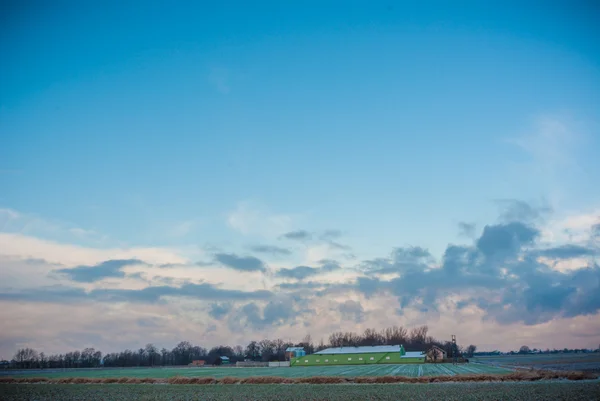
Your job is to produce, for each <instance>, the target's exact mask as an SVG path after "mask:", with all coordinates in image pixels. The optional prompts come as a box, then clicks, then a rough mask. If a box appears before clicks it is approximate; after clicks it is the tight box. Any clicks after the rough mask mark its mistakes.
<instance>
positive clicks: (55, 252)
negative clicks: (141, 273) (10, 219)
mask: <svg viewBox="0 0 600 401" xmlns="http://www.w3.org/2000/svg"><path fill="white" fill-rule="evenodd" d="M0 255H5V256H12V257H18V258H21V259H44V260H46V261H48V262H50V263H60V264H63V265H65V266H76V265H93V264H97V263H100V262H103V261H106V260H109V259H140V260H143V261H145V262H147V263H152V264H164V263H188V262H189V261H188V260H187V259H186V258H184V257H182V256H180V254H179V253H178V252H177V250H174V249H169V248H124V249H119V248H108V249H102V248H86V247H82V246H77V245H70V244H62V243H58V242H54V241H48V240H42V239H38V238H35V237H30V236H26V235H21V234H7V233H0Z"/></svg>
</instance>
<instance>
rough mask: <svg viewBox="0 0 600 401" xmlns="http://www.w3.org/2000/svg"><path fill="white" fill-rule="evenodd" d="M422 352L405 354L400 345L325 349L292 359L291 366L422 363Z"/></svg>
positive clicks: (423, 356) (423, 359)
mask: <svg viewBox="0 0 600 401" xmlns="http://www.w3.org/2000/svg"><path fill="white" fill-rule="evenodd" d="M424 362H425V355H424V354H423V353H422V352H406V351H405V350H404V347H403V346H402V345H377V346H371V347H338V348H327V349H324V350H322V351H319V352H315V353H314V354H312V355H305V356H301V357H297V358H294V359H292V361H291V366H315V365H366V364H387V363H395V364H398V363H424Z"/></svg>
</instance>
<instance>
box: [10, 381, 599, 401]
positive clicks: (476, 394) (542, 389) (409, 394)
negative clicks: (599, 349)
mask: <svg viewBox="0 0 600 401" xmlns="http://www.w3.org/2000/svg"><path fill="white" fill-rule="evenodd" d="M0 394H2V399H3V400H6V401H17V400H32V401H33V400H35V401H51V400H65V401H70V400H72V401H75V400H121V401H129V400H145V401H162V400H165V401H166V400H169V401H188V400H189V401H191V400H205V401H221V400H244V401H251V400H252V401H253V400H260V401H264V400H266V401H268V400H282V401H285V400H290V401H292V400H293V401H296V400H329V401H338V400H339V401H345V400H381V401H387V400H389V401H391V400H417V401H418V400H483V401H485V400H522V401H537V400H581V401H587V400H598V399H600V383H599V382H597V381H594V382H549V383H548V382H527V383H442V384H428V385H422V384H400V385H398V384H383V385H381V384H361V385H353V384H349V385H348V384H334V385H330V384H323V385H318V386H315V385H310V384H308V385H306V384H297V385H293V386H282V385H261V384H239V385H235V386H198V385H186V386H169V385H166V386H161V385H144V384H81V385H71V384H31V385H19V384H17V385H11V384H4V385H3V384H0Z"/></svg>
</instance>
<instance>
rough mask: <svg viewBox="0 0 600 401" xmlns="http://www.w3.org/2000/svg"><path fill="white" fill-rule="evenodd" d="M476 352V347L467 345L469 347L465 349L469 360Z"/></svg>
mask: <svg viewBox="0 0 600 401" xmlns="http://www.w3.org/2000/svg"><path fill="white" fill-rule="evenodd" d="M476 351H477V346H475V345H472V344H471V345H469V346H468V347H467V351H466V354H467V356H468V357H469V358H472V357H473V354H474V353H475V352H476Z"/></svg>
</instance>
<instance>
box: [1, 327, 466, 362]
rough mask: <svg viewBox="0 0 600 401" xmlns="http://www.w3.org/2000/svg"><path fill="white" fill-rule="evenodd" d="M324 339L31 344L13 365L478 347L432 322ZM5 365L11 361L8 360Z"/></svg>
mask: <svg viewBox="0 0 600 401" xmlns="http://www.w3.org/2000/svg"><path fill="white" fill-rule="evenodd" d="M327 340H328V341H327V342H324V340H323V339H321V340H320V342H319V343H318V344H315V343H314V342H313V339H312V337H311V336H310V334H309V335H306V336H305V337H304V338H303V339H302V341H300V342H296V343H293V342H289V341H284V340H282V339H277V340H268V339H264V340H261V341H250V342H249V343H248V344H247V345H246V347H242V346H239V345H237V346H234V347H231V346H226V345H220V346H217V347H213V348H211V349H207V348H204V347H201V346H198V345H193V344H192V343H190V342H189V341H182V342H180V343H179V344H177V345H176V346H175V347H174V348H172V349H170V350H169V349H166V348H162V349H158V348H157V347H156V346H155V345H154V344H147V345H146V346H145V347H143V348H139V349H137V350H130V349H126V350H124V351H120V352H112V353H107V354H102V352H100V351H97V350H95V349H94V348H85V349H84V350H82V351H73V352H67V353H65V354H52V355H46V354H44V353H43V352H40V353H38V352H37V351H36V350H34V349H31V348H22V349H19V350H18V351H17V352H16V353H15V356H14V358H13V361H12V363H9V365H10V366H11V367H15V368H20V369H30V368H41V369H60V368H94V367H136V366H150V367H151V366H181V365H188V364H190V363H192V361H196V360H203V361H205V364H207V365H218V364H220V363H221V357H224V356H225V357H227V358H229V360H230V361H231V363H235V362H237V361H262V362H269V361H284V360H286V359H287V356H286V352H285V350H286V348H288V347H303V348H304V350H305V351H306V353H307V354H312V353H314V352H316V351H320V350H322V349H325V348H329V347H353V346H374V345H399V344H402V345H403V346H404V348H405V349H406V350H407V351H427V350H428V349H430V348H431V346H433V345H436V346H438V347H440V348H442V349H444V350H445V351H446V353H447V355H448V358H452V357H454V355H455V354H456V352H458V354H459V355H463V354H464V355H465V356H472V355H473V353H474V352H475V351H476V349H477V347H475V346H474V345H470V346H468V347H466V348H465V349H463V348H462V347H460V346H458V347H457V348H454V347H453V345H452V342H450V341H439V340H436V339H434V338H433V337H432V336H430V335H429V329H428V327H427V326H420V327H416V328H413V329H411V330H410V331H409V330H407V329H406V328H404V327H399V326H393V327H388V328H385V329H383V330H379V331H378V330H375V329H366V330H365V331H364V332H363V333H361V334H358V333H353V332H341V331H340V332H334V333H331V334H330V335H329V337H328V339H327ZM5 365H6V364H5Z"/></svg>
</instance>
